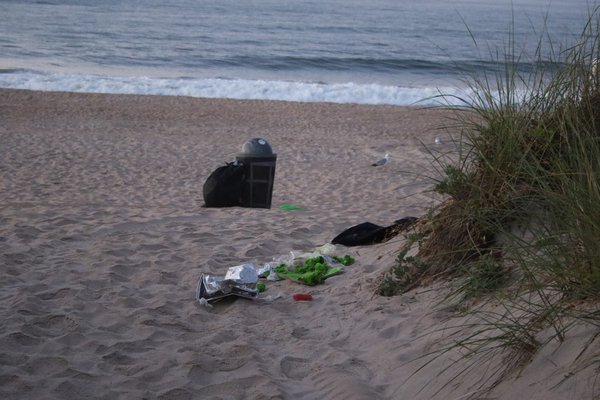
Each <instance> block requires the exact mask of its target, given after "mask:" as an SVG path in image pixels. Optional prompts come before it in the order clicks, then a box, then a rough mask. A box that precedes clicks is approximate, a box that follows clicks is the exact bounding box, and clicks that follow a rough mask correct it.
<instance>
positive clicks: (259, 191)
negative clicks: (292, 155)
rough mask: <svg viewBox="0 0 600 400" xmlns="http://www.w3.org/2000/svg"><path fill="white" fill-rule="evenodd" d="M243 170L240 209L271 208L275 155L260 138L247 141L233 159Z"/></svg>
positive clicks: (269, 146) (268, 145)
mask: <svg viewBox="0 0 600 400" xmlns="http://www.w3.org/2000/svg"><path fill="white" fill-rule="evenodd" d="M235 159H236V161H237V162H238V163H239V164H241V165H242V167H243V168H244V182H243V186H242V199H241V206H242V207H253V208H271V197H272V195H273V182H274V180H275V164H276V163H277V154H274V153H273V150H272V149H271V145H270V144H269V143H268V142H267V141H266V140H265V139H262V138H254V139H250V140H248V141H247V142H246V143H244V144H243V146H242V152H241V153H239V154H237V155H236V157H235Z"/></svg>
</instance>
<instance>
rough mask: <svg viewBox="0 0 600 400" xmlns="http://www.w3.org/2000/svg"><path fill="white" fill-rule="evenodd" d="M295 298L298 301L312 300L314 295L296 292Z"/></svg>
mask: <svg viewBox="0 0 600 400" xmlns="http://www.w3.org/2000/svg"><path fill="white" fill-rule="evenodd" d="M293 297H294V300H296V301H310V300H312V296H311V295H310V293H296V294H294V296H293Z"/></svg>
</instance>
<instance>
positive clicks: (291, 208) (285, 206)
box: [279, 203, 303, 211]
mask: <svg viewBox="0 0 600 400" xmlns="http://www.w3.org/2000/svg"><path fill="white" fill-rule="evenodd" d="M279 209H280V210H281V211H302V210H303V208H302V207H300V206H297V205H294V204H288V203H284V204H282V205H280V206H279Z"/></svg>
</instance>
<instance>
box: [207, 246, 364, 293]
mask: <svg viewBox="0 0 600 400" xmlns="http://www.w3.org/2000/svg"><path fill="white" fill-rule="evenodd" d="M335 252H336V248H335V246H334V245H332V244H326V245H324V246H321V247H318V248H316V249H315V250H314V251H312V252H306V253H300V252H296V251H290V253H289V254H286V255H283V256H280V257H278V258H275V259H273V261H271V262H268V263H266V264H264V265H263V266H262V267H260V268H257V267H256V266H255V265H254V264H252V263H245V264H241V265H237V266H234V267H230V268H229V269H228V270H227V273H226V274H225V275H224V276H220V275H212V274H202V276H201V277H200V280H199V281H198V286H197V288H196V300H197V301H198V302H199V303H200V304H203V305H208V303H210V302H213V301H217V300H220V299H222V298H224V297H228V296H237V297H243V298H247V299H256V298H257V297H258V295H259V293H261V292H264V291H265V289H266V285H265V284H264V283H263V282H259V278H264V279H266V280H268V281H277V280H281V279H284V278H285V279H288V280H291V281H294V282H297V283H301V284H304V285H309V286H314V285H318V284H321V283H323V282H324V281H325V279H327V278H329V277H331V276H333V275H337V274H339V273H341V272H343V267H345V266H348V265H351V264H353V263H354V258H352V257H351V256H349V255H345V256H343V257H339V256H336V255H334V254H335ZM278 297H279V296H278Z"/></svg>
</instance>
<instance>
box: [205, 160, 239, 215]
mask: <svg viewBox="0 0 600 400" xmlns="http://www.w3.org/2000/svg"><path fill="white" fill-rule="evenodd" d="M244 179H245V177H244V168H243V166H241V165H236V164H235V163H227V165H223V166H221V167H219V168H217V169H216V170H214V171H213V172H212V173H211V174H210V175H209V176H208V178H207V179H206V182H204V186H203V187H202V192H203V194H204V206H205V207H235V206H240V205H241V199H242V189H243V187H244Z"/></svg>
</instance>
